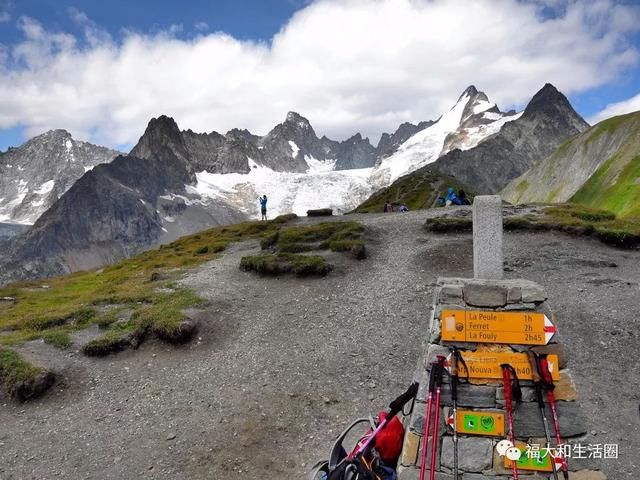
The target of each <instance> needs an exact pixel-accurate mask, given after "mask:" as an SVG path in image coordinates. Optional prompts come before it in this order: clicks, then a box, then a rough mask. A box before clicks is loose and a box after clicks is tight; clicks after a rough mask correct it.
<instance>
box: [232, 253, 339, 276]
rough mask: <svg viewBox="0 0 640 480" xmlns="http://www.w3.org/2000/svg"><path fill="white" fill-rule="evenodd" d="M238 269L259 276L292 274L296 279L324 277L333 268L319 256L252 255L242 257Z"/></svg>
mask: <svg viewBox="0 0 640 480" xmlns="http://www.w3.org/2000/svg"><path fill="white" fill-rule="evenodd" d="M240 269H241V270H244V271H254V272H257V273H259V274H260V275H279V274H282V273H294V274H295V275H297V276H298V277H307V276H325V275H327V274H328V273H329V272H330V271H331V270H332V269H333V266H332V265H331V264H329V263H328V262H327V261H326V260H325V259H324V257H321V256H319V255H292V254H286V253H280V254H276V255H253V256H247V257H242V259H241V260H240Z"/></svg>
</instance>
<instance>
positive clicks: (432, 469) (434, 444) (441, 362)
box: [429, 355, 444, 480]
mask: <svg viewBox="0 0 640 480" xmlns="http://www.w3.org/2000/svg"><path fill="white" fill-rule="evenodd" d="M443 373H444V357H443V356H441V355H439V356H438V370H437V371H436V379H435V383H436V400H435V409H436V411H435V415H434V417H433V435H432V436H431V465H430V467H429V480H434V479H435V478H436V452H437V450H438V427H439V425H438V421H439V420H440V392H441V390H442V374H443Z"/></svg>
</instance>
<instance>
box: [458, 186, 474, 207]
mask: <svg viewBox="0 0 640 480" xmlns="http://www.w3.org/2000/svg"><path fill="white" fill-rule="evenodd" d="M458 198H459V199H460V201H461V202H462V205H471V201H470V200H469V199H468V198H467V194H466V193H465V191H464V190H462V189H460V190H458Z"/></svg>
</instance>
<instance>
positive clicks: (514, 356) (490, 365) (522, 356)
mask: <svg viewBox="0 0 640 480" xmlns="http://www.w3.org/2000/svg"><path fill="white" fill-rule="evenodd" d="M460 353H461V354H462V360H464V364H465V365H466V367H467V369H466V371H465V368H464V367H463V366H462V363H459V364H458V375H459V376H460V377H461V378H464V377H467V376H468V377H469V378H471V379H474V378H476V379H478V378H483V379H502V367H500V365H502V364H505V363H508V364H509V365H511V366H512V367H513V368H514V369H515V370H516V373H517V374H518V378H519V379H520V380H533V373H532V371H531V363H530V362H529V357H528V356H527V354H526V353H516V352H460ZM547 363H548V364H549V373H551V378H553V380H554V381H556V382H557V381H559V380H560V373H559V372H558V356H557V355H548V356H547ZM445 366H446V367H447V369H450V366H451V355H449V356H448V357H447V360H446V361H445Z"/></svg>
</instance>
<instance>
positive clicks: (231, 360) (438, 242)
mask: <svg viewBox="0 0 640 480" xmlns="http://www.w3.org/2000/svg"><path fill="white" fill-rule="evenodd" d="M426 215H427V214H426V213H425V212H410V213H409V214H403V215H400V214H396V215H364V216H354V217H352V218H353V219H357V220H360V221H362V222H363V223H365V224H366V225H367V226H368V229H369V234H368V235H369V236H370V239H369V242H368V245H369V251H370V258H369V259H367V260H365V261H362V262H358V261H355V260H350V259H348V258H346V257H344V256H336V257H335V258H334V260H335V262H336V265H337V268H336V270H335V271H334V272H332V274H331V275H329V276H328V277H326V278H323V279H302V280H301V279H295V278H288V277H285V278H280V279H267V278H261V277H258V276H255V275H253V274H249V273H244V272H241V271H240V270H239V269H238V263H239V259H240V257H241V256H243V255H246V254H248V253H251V252H254V251H256V250H257V249H258V246H257V244H256V243H254V242H245V243H241V244H237V245H235V246H234V247H232V248H231V249H230V250H229V251H228V252H227V253H225V255H224V256H223V257H222V258H221V259H219V260H216V261H214V262H211V263H209V264H206V265H204V266H202V267H200V268H199V269H197V270H194V271H193V272H192V273H191V274H189V276H188V277H187V278H186V279H185V281H184V283H185V284H186V285H189V286H191V287H193V288H195V289H196V290H197V291H199V292H200V293H201V294H202V295H203V296H204V297H205V298H207V299H208V300H209V306H208V307H207V308H206V309H205V310H204V311H202V312H198V313H197V314H196V317H197V320H198V322H199V325H200V333H199V336H200V340H198V341H194V342H193V343H192V344H190V345H188V346H186V347H181V348H173V347H167V346H166V345H163V344H160V343H156V342H148V343H146V344H144V345H143V346H142V347H141V348H140V350H138V351H136V352H124V353H121V354H118V355H116V356H111V357H108V358H106V359H103V360H95V359H88V358H86V357H83V356H81V355H79V354H76V353H67V354H66V355H63V354H60V353H58V352H57V351H55V350H53V349H51V348H50V347H49V346H46V345H43V344H41V343H31V344H29V345H27V346H25V347H24V348H23V351H24V352H26V353H27V354H29V355H30V356H31V357H33V358H35V359H42V360H45V359H46V360H47V361H48V362H51V361H54V363H55V367H56V368H57V370H58V371H59V372H62V374H63V381H62V382H61V383H60V384H59V385H58V386H57V388H56V391H55V392H54V393H53V394H51V395H49V396H47V397H45V398H44V399H42V400H39V401H37V402H34V403H31V404H27V405H15V404H12V403H10V402H7V401H6V400H4V401H3V402H5V403H4V404H3V405H0V425H1V426H2V427H1V428H0V479H1V480H7V479H30V478H33V479H49V478H65V479H84V478H87V479H89V478H90V479H94V478H95V479H98V478H99V479H134V478H135V479H138V478H159V479H160V478H163V479H165V478H166V479H169V478H171V479H205V478H206V479H211V478H216V479H218V478H224V479H254V478H255V479H257V478H283V479H284V478H286V479H299V478H304V477H303V475H304V473H305V472H306V471H307V469H308V468H309V466H310V464H312V463H314V462H315V461H316V460H317V459H318V458H319V457H322V456H325V455H326V453H327V450H328V448H329V446H330V444H331V440H332V438H333V436H334V435H335V434H336V433H337V431H338V430H340V429H341V428H342V427H343V426H344V425H345V424H347V423H348V422H349V421H350V420H352V419H354V418H356V417H358V416H362V415H367V414H369V413H372V412H376V411H378V410H380V409H382V408H384V407H385V406H386V405H387V404H388V402H389V401H390V400H391V399H392V398H393V397H395V396H396V395H397V394H398V393H399V392H400V391H402V390H403V389H404V388H406V386H407V385H408V383H409V382H410V380H411V376H412V373H413V370H414V367H415V363H416V361H417V359H418V354H419V351H420V347H421V342H422V336H421V332H422V331H424V329H425V326H426V323H427V319H428V314H429V307H430V303H431V286H432V285H433V282H434V280H435V277H436V276H438V275H450V276H458V275H460V276H462V275H470V274H471V269H472V261H471V237H470V235H446V236H434V235H431V234H428V233H427V232H425V231H424V230H423V229H422V224H423V222H424V219H425V217H426ZM506 259H507V266H508V267H509V268H510V269H512V270H513V271H511V272H508V274H507V275H508V276H510V277H517V276H522V277H525V278H530V279H532V280H537V281H539V282H541V283H542V284H543V285H545V286H546V287H547V288H548V290H549V292H550V295H551V302H552V305H554V306H556V307H557V310H558V314H559V319H560V321H559V325H560V329H561V332H562V335H563V338H564V341H565V342H567V344H568V346H569V349H570V352H571V354H572V358H571V366H572V369H573V371H574V374H575V377H576V381H577V383H578V388H579V392H580V394H581V396H582V397H583V404H584V405H585V408H586V409H587V411H588V413H589V414H590V416H591V418H593V419H598V420H597V422H596V421H594V422H593V423H594V426H593V427H592V428H593V431H594V432H595V438H596V439H597V441H598V442H602V443H616V442H620V443H621V459H620V460H619V461H618V462H608V463H607V464H604V465H603V467H604V468H605V470H606V471H607V473H608V474H609V475H610V478H612V479H615V478H631V477H626V476H625V474H626V473H627V472H631V464H632V463H634V462H635V459H634V458H633V457H632V453H633V452H637V451H640V431H639V427H638V401H639V398H638V393H637V391H636V388H635V383H637V380H638V379H639V378H640V371H639V366H638V361H637V360H636V357H635V354H636V351H637V347H638V332H637V326H638V322H637V315H636V313H635V310H634V308H635V309H636V310H637V308H638V300H637V298H638V294H639V293H640V288H639V284H640V264H639V262H638V260H639V259H640V252H625V251H620V250H614V249H611V248H608V247H605V246H603V245H601V244H599V243H597V242H595V241H592V240H581V239H573V238H570V237H567V236H562V235H555V234H548V233H544V234H535V235H524V234H509V235H508V236H507V237H506ZM611 262H615V263H616V264H617V265H618V267H610V266H606V265H608V264H610V263H611ZM612 325H613V327H612ZM614 332H615V333H614ZM620 359H625V360H624V362H625V363H624V365H625V368H624V369H621V368H619V363H617V361H618V360H620ZM596 360H597V361H596ZM614 361H615V362H614ZM590 362H591V363H590ZM623 375H625V376H626V378H627V380H626V381H623ZM612 406H615V407H616V409H617V410H614V409H613V408H612ZM619 412H622V413H623V415H621V414H619ZM603 432H604V433H603ZM605 440H606V441H605ZM623 440H624V445H623V444H622V442H623ZM636 463H637V462H636Z"/></svg>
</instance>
